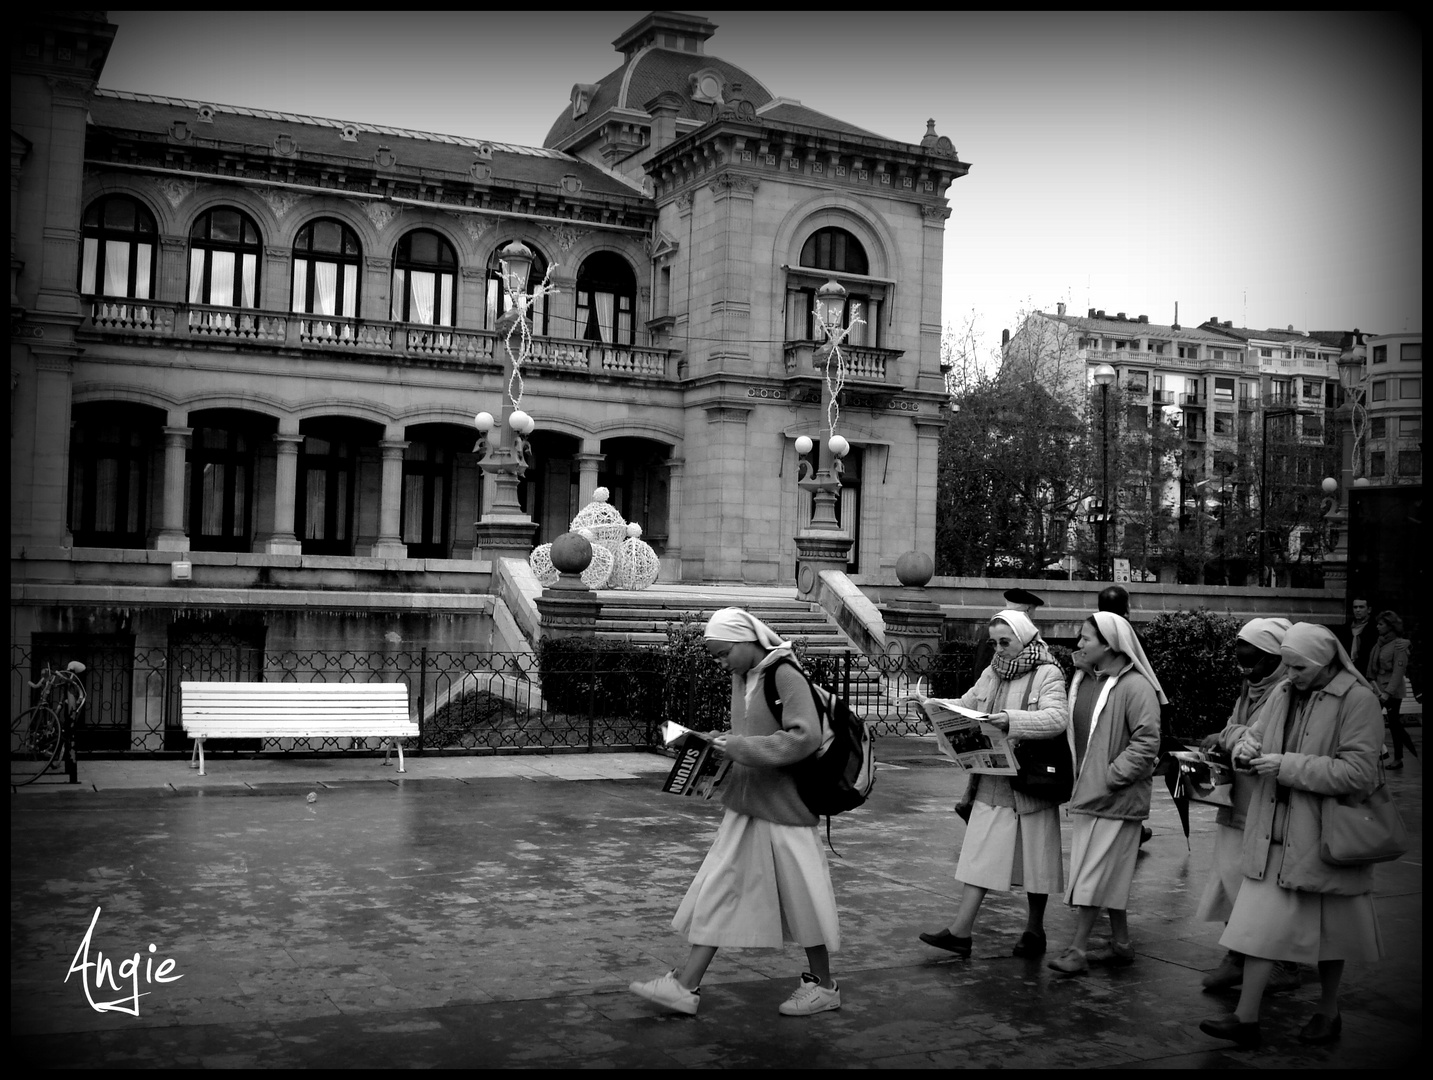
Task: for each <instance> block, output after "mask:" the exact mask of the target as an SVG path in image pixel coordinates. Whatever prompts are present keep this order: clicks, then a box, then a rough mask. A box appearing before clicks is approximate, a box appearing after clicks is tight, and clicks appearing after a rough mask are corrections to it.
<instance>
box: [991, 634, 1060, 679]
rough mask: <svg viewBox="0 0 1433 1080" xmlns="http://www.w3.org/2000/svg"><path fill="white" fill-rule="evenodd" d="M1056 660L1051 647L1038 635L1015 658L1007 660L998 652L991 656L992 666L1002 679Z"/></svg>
mask: <svg viewBox="0 0 1433 1080" xmlns="http://www.w3.org/2000/svg"><path fill="white" fill-rule="evenodd" d="M1054 662H1055V658H1054V657H1053V656H1051V655H1050V650H1049V648H1048V647H1047V646H1046V645H1045V642H1044V641H1043V640H1041V639H1040V637H1039V636H1038V635H1037V636H1035V637H1033V638H1031V639H1030V644H1028V645H1026V646H1025V647H1024V648H1023V649H1021V650H1020V651H1019V653H1017V654H1016V655H1015V658H1014V659H1013V660H1007V659H1005V658H1004V657H1003V656H1001V655H1000V654H998V653H997V654H996V655H995V656H993V657H991V660H990V666H991V667H993V668H994V669H995V674H997V675H999V676H1000V677H1001V678H1002V679H1013V678H1015V677H1017V676H1019V675H1024V674H1026V673H1027V672H1031V671H1034V670H1035V669H1036V668H1037V667H1039V666H1040V665H1041V664H1053V663H1054Z"/></svg>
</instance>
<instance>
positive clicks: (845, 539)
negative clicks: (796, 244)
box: [796, 280, 855, 599]
mask: <svg viewBox="0 0 1433 1080" xmlns="http://www.w3.org/2000/svg"><path fill="white" fill-rule="evenodd" d="M816 304H817V317H818V319H819V321H820V326H821V332H822V336H823V337H824V339H825V342H824V344H823V345H822V346H821V347H820V348H819V349H818V350H817V351H816V358H817V365H818V367H819V368H820V369H821V371H822V373H823V378H822V380H821V432H820V435H821V441H820V445H819V447H817V448H816V449H817V458H816V470H815V472H814V473H813V472H812V470H811V466H810V465H809V464H808V463H807V462H805V461H803V462H801V465H800V468H799V470H798V478H797V481H796V484H797V487H799V488H801V490H803V491H808V492H810V493H811V524H810V525H809V526H807V527H806V528H804V529H802V530H801V531H800V532H798V533H797V534H796V553H797V558H796V587H797V592H798V594H799V595H800V596H801V597H802V598H803V599H811V598H814V597H815V595H816V592H817V589H818V587H819V585H820V572H821V571H822V570H827V569H830V570H840V569H844V568H845V566H846V560H847V557H848V555H849V554H850V551H851V545H852V544H853V543H855V540H854V538H853V537H852V536H851V535H850V534H849V533H847V532H845V531H844V530H843V529H842V528H841V522H840V520H839V519H838V518H837V516H836V500H837V496H838V494H839V493H840V490H841V459H842V458H844V457H845V456H846V455H847V454H848V453H850V452H851V444H850V443H849V442H847V441H846V439H845V438H844V437H843V436H841V435H838V434H836V416H837V414H838V412H839V410H840V400H839V399H840V393H841V384H842V382H843V381H844V378H845V374H844V370H843V364H842V361H841V357H840V345H841V341H842V340H843V339H844V338H845V336H846V334H847V332H848V328H847V327H846V326H845V325H844V323H845V313H846V290H845V289H844V288H842V287H841V284H840V282H838V281H835V280H831V281H828V282H826V284H825V285H822V286H821V288H820V289H819V290H817V293H816ZM833 367H834V370H833ZM813 445H814V444H813V443H812V441H811V439H810V438H808V437H807V436H805V435H802V436H800V437H799V438H798V439H797V440H796V452H797V453H798V454H802V455H805V454H809V453H810V452H811V450H812V448H813Z"/></svg>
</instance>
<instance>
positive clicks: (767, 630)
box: [702, 607, 786, 649]
mask: <svg viewBox="0 0 1433 1080" xmlns="http://www.w3.org/2000/svg"><path fill="white" fill-rule="evenodd" d="M702 636H703V637H709V638H711V639H712V640H713V641H754V642H756V643H757V644H758V645H760V646H761V647H762V648H763V649H779V648H781V646H783V645H785V644H786V642H784V641H782V640H781V635H780V634H778V633H777V632H776V631H775V630H773V629H772V628H771V627H769V626H767V625H766V624H765V623H764V622H762V621H761V620H760V619H758V618H757V617H756V616H755V615H753V614H752V613H751V612H749V611H744V610H742V609H741V608H736V607H724V608H722V609H721V610H720V611H718V612H716V614H714V615H713V616H712V617H711V618H710V619H708V620H707V628H706V630H704V631H703V632H702Z"/></svg>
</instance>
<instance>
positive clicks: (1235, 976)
mask: <svg viewBox="0 0 1433 1080" xmlns="http://www.w3.org/2000/svg"><path fill="white" fill-rule="evenodd" d="M1292 625H1293V624H1292V623H1290V622H1289V620H1288V619H1250V620H1249V621H1248V622H1246V623H1245V624H1244V625H1243V626H1242V627H1241V628H1240V630H1239V636H1238V639H1237V640H1236V641H1235V643H1234V657H1235V660H1236V662H1237V663H1238V665H1239V673H1240V675H1242V676H1243V680H1244V681H1243V685H1242V686H1241V687H1240V688H1239V698H1238V700H1237V701H1235V702H1234V711H1233V712H1232V713H1231V714H1230V716H1229V722H1228V723H1227V724H1225V725H1224V729H1223V730H1222V731H1217V732H1215V733H1213V734H1212V735H1210V736H1208V738H1206V739H1205V740H1204V748H1205V749H1206V750H1212V749H1214V748H1215V747H1223V746H1224V745H1225V744H1226V743H1228V744H1229V745H1233V744H1234V743H1237V742H1238V741H1239V739H1240V738H1241V737H1242V736H1243V735H1244V734H1245V733H1246V732H1247V731H1248V730H1249V727H1250V726H1251V725H1252V724H1253V723H1254V721H1255V720H1256V719H1257V718H1258V716H1259V710H1260V709H1261V708H1262V707H1263V705H1264V703H1265V702H1266V701H1268V700H1269V692H1270V691H1271V690H1273V689H1274V687H1275V686H1276V685H1278V683H1279V681H1280V680H1282V679H1283V678H1284V677H1285V676H1286V675H1287V674H1288V669H1287V668H1286V667H1285V666H1284V659H1283V657H1282V656H1281V655H1280V653H1279V646H1280V645H1281V644H1282V643H1283V640H1284V635H1285V634H1286V633H1288V630H1289V627H1290V626H1292ZM1257 786H1258V785H1257V783H1256V782H1255V779H1254V776H1253V774H1251V773H1249V772H1246V771H1244V770H1238V771H1236V772H1235V773H1234V781H1233V784H1232V791H1231V800H1230V805H1229V806H1221V807H1219V809H1218V811H1217V812H1216V813H1215V815H1214V826H1215V827H1214V865H1213V867H1212V868H1211V870H1210V874H1209V883H1208V885H1206V886H1205V889H1204V895H1203V896H1202V897H1201V898H1200V901H1199V908H1198V910H1197V911H1195V913H1194V917H1195V918H1196V919H1200V920H1202V921H1204V922H1220V923H1227V922H1228V921H1229V913H1230V912H1231V911H1233V910H1234V900H1235V898H1236V897H1237V896H1238V895H1239V886H1240V885H1242V884H1243V883H1244V870H1243V860H1242V853H1243V848H1244V818H1245V814H1246V813H1247V811H1248V808H1249V800H1250V798H1252V797H1253V794H1254V789H1255V787H1257ZM1243 979H1244V954H1243V953H1239V952H1234V951H1232V950H1231V951H1229V952H1226V953H1225V954H1224V960H1223V962H1222V963H1221V964H1220V965H1219V966H1218V967H1217V968H1215V969H1214V970H1213V971H1211V972H1209V974H1207V975H1205V976H1204V989H1205V990H1207V991H1215V990H1228V989H1230V988H1232V987H1235V986H1238V985H1239V984H1240V982H1242V981H1243ZM1302 983H1303V979H1302V978H1301V977H1300V975H1299V965H1298V964H1295V963H1290V962H1288V961H1284V960H1280V961H1279V962H1278V963H1276V964H1275V965H1274V973H1273V975H1272V976H1271V977H1270V979H1269V986H1268V991H1269V992H1270V993H1276V992H1278V991H1281V990H1295V989H1297V988H1298V987H1299V986H1300V985H1302Z"/></svg>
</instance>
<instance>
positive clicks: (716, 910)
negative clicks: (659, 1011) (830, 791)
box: [672, 810, 841, 952]
mask: <svg viewBox="0 0 1433 1080" xmlns="http://www.w3.org/2000/svg"><path fill="white" fill-rule="evenodd" d="M672 928H673V929H674V930H676V931H678V932H679V933H683V934H685V935H686V936H687V940H688V941H689V942H690V943H691V944H693V945H711V946H726V947H737V948H741V947H745V948H780V947H781V945H782V943H783V942H784V941H794V942H796V944H798V945H800V946H802V947H803V948H808V949H809V948H812V947H814V946H816V945H825V946H826V948H827V949H828V950H830V951H832V952H834V951H835V950H836V949H838V948H840V947H841V931H840V928H839V926H838V924H837V918H836V894H835V893H834V892H833V891H832V889H831V870H830V867H829V866H827V864H826V852H825V850H824V849H823V848H822V847H821V841H820V839H819V838H818V835H817V830H816V828H815V826H807V825H777V824H775V823H774V822H770V821H763V820H761V819H760V818H754V817H748V816H747V815H746V814H738V813H737V812H736V811H734V810H728V811H727V812H726V814H725V816H724V817H723V818H722V819H721V826H720V827H719V828H718V829H717V834H716V839H715V840H714V841H712V846H711V850H710V851H708V852H707V857H706V859H705V860H704V861H703V862H702V865H701V869H699V870H698V871H697V876H696V877H695V878H694V879H693V880H692V884H691V887H690V888H689V889H687V895H686V896H685V897H684V898H683V900H682V903H681V905H680V906H679V907H678V908H677V914H676V916H675V917H674V918H673V919H672Z"/></svg>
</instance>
